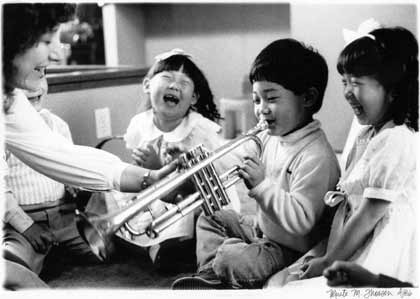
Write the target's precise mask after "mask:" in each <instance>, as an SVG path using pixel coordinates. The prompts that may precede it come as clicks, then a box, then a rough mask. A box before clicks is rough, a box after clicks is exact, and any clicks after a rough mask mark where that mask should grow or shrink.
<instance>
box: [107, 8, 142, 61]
mask: <svg viewBox="0 0 420 299" xmlns="http://www.w3.org/2000/svg"><path fill="white" fill-rule="evenodd" d="M102 15H103V24H104V44H105V60H106V65H107V66H121V65H134V66H145V61H144V51H145V50H144V22H143V12H142V9H141V7H140V6H139V5H114V4H105V5H104V6H103V9H102Z"/></svg>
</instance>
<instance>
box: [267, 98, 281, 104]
mask: <svg viewBox="0 0 420 299" xmlns="http://www.w3.org/2000/svg"><path fill="white" fill-rule="evenodd" d="M277 99H278V97H269V98H267V101H268V102H269V103H274V102H276V101H277Z"/></svg>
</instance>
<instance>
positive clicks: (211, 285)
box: [171, 276, 226, 290]
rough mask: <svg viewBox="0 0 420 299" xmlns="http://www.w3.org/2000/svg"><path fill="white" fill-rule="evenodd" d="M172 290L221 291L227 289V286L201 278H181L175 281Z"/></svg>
mask: <svg viewBox="0 0 420 299" xmlns="http://www.w3.org/2000/svg"><path fill="white" fill-rule="evenodd" d="M171 288H172V290H220V289H226V287H225V285H224V284H223V283H222V282H221V281H220V280H218V279H216V280H208V279H205V278H203V277H200V276H190V277H181V278H178V279H177V280H175V281H174V282H173V283H172V286H171Z"/></svg>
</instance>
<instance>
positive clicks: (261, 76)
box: [249, 62, 307, 94]
mask: <svg viewBox="0 0 420 299" xmlns="http://www.w3.org/2000/svg"><path fill="white" fill-rule="evenodd" d="M276 64H277V65H276V67H274V68H273V64H272V63H271V62H269V63H264V64H256V65H255V66H254V67H253V68H252V69H251V72H250V73H249V81H250V82H251V84H253V83H254V82H257V81H268V82H275V83H277V84H280V85H282V86H283V87H284V88H286V89H289V90H291V91H293V92H294V93H295V94H302V93H303V92H304V91H305V86H306V84H307V80H306V78H305V77H304V76H303V74H302V73H296V72H293V71H288V70H289V69H290V66H289V65H286V64H283V63H279V62H276Z"/></svg>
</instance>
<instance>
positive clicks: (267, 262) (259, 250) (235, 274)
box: [213, 238, 299, 288]
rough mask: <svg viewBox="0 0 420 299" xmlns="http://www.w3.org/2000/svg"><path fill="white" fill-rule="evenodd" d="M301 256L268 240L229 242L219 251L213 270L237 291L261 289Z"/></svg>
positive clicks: (230, 240) (226, 241) (231, 240)
mask: <svg viewBox="0 0 420 299" xmlns="http://www.w3.org/2000/svg"><path fill="white" fill-rule="evenodd" d="M298 256H299V253H298V252H295V251H293V250H290V249H288V248H282V247H281V246H280V245H279V244H277V243H275V242H273V241H270V240H268V239H266V238H260V239H257V240H254V241H253V242H251V243H245V242H242V241H240V240H237V239H228V240H225V242H224V243H223V244H222V245H221V246H220V247H219V248H218V250H217V253H216V257H215V258H214V262H213V270H214V272H215V273H216V275H217V276H218V277H219V278H220V279H221V280H222V281H224V282H225V283H227V284H229V285H231V286H232V287H234V288H261V287H262V286H263V284H264V283H265V281H266V280H267V279H268V278H269V277H270V276H271V275H273V274H274V273H276V272H277V271H279V270H280V269H282V268H284V267H285V266H287V265H288V264H290V263H292V262H293V261H294V260H295V259H297V258H298Z"/></svg>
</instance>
